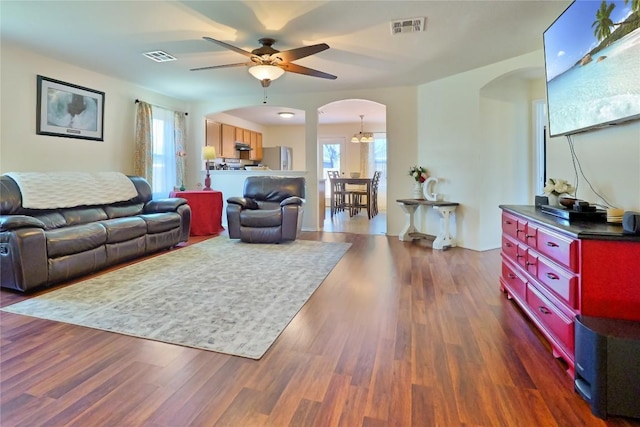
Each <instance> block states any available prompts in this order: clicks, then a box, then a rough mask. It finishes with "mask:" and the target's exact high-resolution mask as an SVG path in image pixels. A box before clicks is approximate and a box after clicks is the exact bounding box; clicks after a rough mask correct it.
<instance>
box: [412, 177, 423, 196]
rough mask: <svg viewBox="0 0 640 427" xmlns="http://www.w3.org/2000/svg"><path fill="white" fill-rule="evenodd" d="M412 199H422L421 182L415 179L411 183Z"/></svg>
mask: <svg viewBox="0 0 640 427" xmlns="http://www.w3.org/2000/svg"><path fill="white" fill-rule="evenodd" d="M412 198H414V199H424V192H423V191H422V183H421V182H418V181H416V182H415V184H413V196H412Z"/></svg>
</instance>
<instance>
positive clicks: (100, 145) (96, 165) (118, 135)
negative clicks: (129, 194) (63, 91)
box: [0, 41, 200, 174]
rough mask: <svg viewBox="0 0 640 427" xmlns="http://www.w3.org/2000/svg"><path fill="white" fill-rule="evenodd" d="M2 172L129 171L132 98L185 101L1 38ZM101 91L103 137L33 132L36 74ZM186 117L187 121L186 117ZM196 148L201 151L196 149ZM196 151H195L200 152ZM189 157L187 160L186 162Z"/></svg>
mask: <svg viewBox="0 0 640 427" xmlns="http://www.w3.org/2000/svg"><path fill="white" fill-rule="evenodd" d="M1 52H2V58H1V61H0V73H1V75H2V80H1V83H0V84H1V86H0V89H1V93H2V100H1V104H0V107H1V109H0V111H1V113H2V116H1V121H2V126H1V129H0V172H2V173H6V172H10V171H40V172H48V171H64V170H73V171H118V172H123V173H127V174H131V173H133V141H134V121H135V103H134V101H135V99H136V98H139V99H141V100H143V101H146V102H149V103H151V104H157V105H163V106H167V107H172V108H175V109H176V110H179V111H187V109H186V108H187V104H186V103H184V102H182V101H178V100H175V99H172V98H168V97H165V96H162V95H159V94H157V93H154V92H150V91H148V90H145V89H143V88H141V87H139V86H135V85H133V84H131V83H127V82H124V81H121V80H118V79H114V78H112V77H109V76H105V75H103V74H99V73H96V72H93V71H89V70H85V69H82V68H78V67H74V66H70V65H68V64H65V63H63V62H59V61H56V60H53V59H50V58H47V57H44V56H41V55H38V54H35V53H32V52H30V51H27V50H24V49H21V48H19V47H17V46H15V45H12V44H8V43H6V42H4V41H3V42H2V44H1ZM38 74H40V75H43V76H45V77H49V78H53V79H56V80H61V81H64V82H68V83H72V84H75V85H79V86H84V87H88V88H91V89H94V90H99V91H101V92H104V93H105V114H104V141H90V140H82V139H74V138H62V137H55V136H46V135H37V134H36V90H37V89H36V76H37V75H38ZM191 117H192V116H189V117H188V118H187V121H190V118H191ZM198 150H199V149H198ZM199 152H200V151H198V153H199ZM188 163H189V158H187V164H188Z"/></svg>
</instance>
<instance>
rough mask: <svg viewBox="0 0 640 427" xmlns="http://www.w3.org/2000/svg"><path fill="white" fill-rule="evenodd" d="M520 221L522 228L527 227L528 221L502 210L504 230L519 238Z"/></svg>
mask: <svg viewBox="0 0 640 427" xmlns="http://www.w3.org/2000/svg"><path fill="white" fill-rule="evenodd" d="M518 222H520V224H522V225H521V228H524V227H526V222H523V221H522V220H518V218H517V217H516V216H513V215H510V214H508V213H506V212H502V231H503V233H505V234H508V235H509V236H511V237H515V238H516V239H517V238H518Z"/></svg>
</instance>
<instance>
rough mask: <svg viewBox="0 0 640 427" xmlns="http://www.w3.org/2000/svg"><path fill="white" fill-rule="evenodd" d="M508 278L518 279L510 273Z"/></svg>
mask: <svg viewBox="0 0 640 427" xmlns="http://www.w3.org/2000/svg"><path fill="white" fill-rule="evenodd" d="M507 277H508V278H509V279H515V278H516V275H515V274H513V273H509V274H507Z"/></svg>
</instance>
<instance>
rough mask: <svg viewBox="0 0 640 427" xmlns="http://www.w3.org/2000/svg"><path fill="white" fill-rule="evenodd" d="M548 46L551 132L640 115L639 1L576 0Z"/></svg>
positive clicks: (546, 42) (550, 31) (550, 36)
mask: <svg viewBox="0 0 640 427" xmlns="http://www.w3.org/2000/svg"><path fill="white" fill-rule="evenodd" d="M634 5H635V7H636V10H634ZM544 47H545V66H546V73H547V103H548V110H549V132H550V134H551V135H563V134H569V133H574V132H576V131H581V130H586V129H588V128H591V127H594V126H598V125H602V124H607V123H615V122H620V121H623V120H625V119H628V118H632V117H638V116H640V78H639V77H638V76H640V7H639V6H638V1H628V2H627V3H626V4H625V2H624V1H609V2H607V1H602V2H599V1H576V2H574V3H573V4H571V6H569V8H568V9H567V10H566V11H565V12H564V13H563V14H562V15H561V16H560V17H559V18H558V19H557V20H556V22H554V23H553V24H552V25H551V26H550V27H549V29H547V30H546V31H545V33H544Z"/></svg>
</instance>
